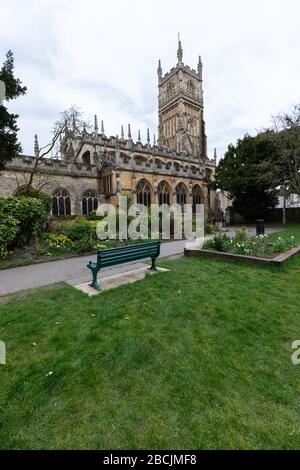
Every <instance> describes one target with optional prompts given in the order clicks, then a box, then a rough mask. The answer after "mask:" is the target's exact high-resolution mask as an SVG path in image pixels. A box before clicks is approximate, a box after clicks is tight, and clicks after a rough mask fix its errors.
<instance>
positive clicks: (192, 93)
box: [186, 80, 195, 98]
mask: <svg viewBox="0 0 300 470" xmlns="http://www.w3.org/2000/svg"><path fill="white" fill-rule="evenodd" d="M186 91H187V94H188V95H190V96H192V97H193V98H194V97H195V86H194V84H193V82H192V80H189V81H188V82H187V86H186Z"/></svg>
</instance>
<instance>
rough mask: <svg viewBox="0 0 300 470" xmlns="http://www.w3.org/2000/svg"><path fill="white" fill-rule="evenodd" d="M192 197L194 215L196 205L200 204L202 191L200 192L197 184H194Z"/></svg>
mask: <svg viewBox="0 0 300 470" xmlns="http://www.w3.org/2000/svg"><path fill="white" fill-rule="evenodd" d="M192 195H193V213H194V214H195V213H196V207H197V204H201V203H202V190H201V188H200V186H199V184H195V185H194V186H193V189H192Z"/></svg>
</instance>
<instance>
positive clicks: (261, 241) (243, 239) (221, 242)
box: [203, 228, 295, 259]
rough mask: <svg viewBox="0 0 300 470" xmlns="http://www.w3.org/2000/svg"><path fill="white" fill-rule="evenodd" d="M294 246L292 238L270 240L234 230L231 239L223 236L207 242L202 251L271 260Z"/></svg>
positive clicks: (262, 236) (243, 230)
mask: <svg viewBox="0 0 300 470" xmlns="http://www.w3.org/2000/svg"><path fill="white" fill-rule="evenodd" d="M294 246H295V239H294V237H293V236H290V237H284V238H283V237H277V238H276V239H272V240H270V239H269V237H268V235H259V236H256V237H250V236H248V235H247V232H246V229H244V228H242V229H238V230H236V233H235V236H234V237H233V238H230V237H228V235H226V234H223V235H217V236H215V237H214V238H212V239H210V240H207V241H206V242H205V243H204V245H203V249H204V250H209V251H218V252H222V253H233V254H236V255H246V256H257V257H261V258H269V259H272V258H275V257H276V256H277V255H278V254H279V253H283V252H285V251H288V250H290V249H291V248H293V247H294Z"/></svg>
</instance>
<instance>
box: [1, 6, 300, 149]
mask: <svg viewBox="0 0 300 470" xmlns="http://www.w3.org/2000/svg"><path fill="white" fill-rule="evenodd" d="M0 15H1V30H0V44H1V45H0V57H1V58H2V57H3V58H4V55H5V52H6V51H7V50H8V49H9V48H11V49H12V50H13V52H14V54H15V63H16V73H17V74H18V76H19V77H20V78H21V79H22V81H23V83H24V84H25V85H26V86H27V87H28V92H27V95H26V96H25V97H22V98H19V99H18V100H16V101H15V102H12V103H11V104H10V106H11V109H12V110H14V111H15V112H18V113H19V114H20V119H19V125H20V139H21V141H22V144H23V150H24V152H25V153H31V152H32V146H33V144H32V142H33V135H34V134H35V133H37V134H38V135H39V138H40V142H41V143H45V141H47V139H48V135H49V131H50V129H51V127H52V125H53V122H54V121H55V119H56V118H57V115H58V113H59V112H61V111H63V110H64V109H66V108H67V107H69V106H70V105H72V104H76V105H78V106H80V107H81V108H82V110H83V111H84V112H85V115H86V117H87V118H88V119H89V120H92V119H93V115H94V113H97V114H98V119H99V120H101V119H104V122H105V127H106V132H107V134H109V135H112V134H116V133H119V132H120V126H121V124H124V126H126V125H127V123H128V122H130V123H131V125H132V130H133V135H134V136H136V135H137V129H138V128H140V129H141V131H142V134H143V135H144V137H145V136H146V128H147V127H150V129H151V133H152V134H153V133H156V132H157V77H156V68H157V60H158V58H159V57H160V58H161V60H162V66H163V70H164V71H167V70H168V69H169V68H170V67H172V66H173V65H174V64H175V62H176V48H177V31H178V30H180V32H181V38H182V43H183V48H184V61H185V63H187V64H188V65H190V66H192V67H195V66H196V64H197V57H198V54H199V53H201V54H202V56H203V62H204V90H205V118H206V124H207V135H208V144H209V152H210V154H212V149H213V147H215V146H216V147H217V148H218V151H219V155H222V153H223V152H224V150H225V149H226V147H227V145H228V144H229V143H230V142H234V141H235V140H236V139H237V138H238V137H240V136H242V135H243V134H244V133H245V132H249V133H251V132H254V131H255V129H258V128H261V127H265V126H267V125H268V124H269V120H270V115H271V114H272V113H277V112H278V111H281V110H283V109H287V108H288V107H289V105H291V104H292V103H293V102H299V101H300V93H299V74H300V54H299V40H300V29H299V25H298V19H299V16H300V4H299V2H298V0H286V1H285V3H282V2H281V1H279V0H263V1H262V0H260V1H259V0H252V1H243V2H241V1H237V0H228V1H227V2H224V1H222V0H219V1H217V0H211V1H210V2H207V1H202V0H201V1H199V0H187V1H185V2H182V1H179V0H164V1H158V0H152V1H151V2H145V1H141V0H140V1H137V0H126V1H122V0H110V1H109V2H107V1H104V0H100V1H99V0H94V1H93V0H84V1H83V0H77V1H71V0H39V1H38V0H27V1H26V2H24V1H22V0H15V1H13V2H12V1H11V0H2V2H1V11H0Z"/></svg>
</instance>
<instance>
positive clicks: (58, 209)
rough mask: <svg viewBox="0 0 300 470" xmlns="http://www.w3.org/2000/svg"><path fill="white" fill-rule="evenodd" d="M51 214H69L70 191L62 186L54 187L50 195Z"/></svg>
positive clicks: (61, 215)
mask: <svg viewBox="0 0 300 470" xmlns="http://www.w3.org/2000/svg"><path fill="white" fill-rule="evenodd" d="M52 215H54V216H57V217H63V216H66V215H71V198H70V193H69V192H68V191H67V190H66V189H63V188H59V189H56V190H55V191H54V193H53V195H52Z"/></svg>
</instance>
